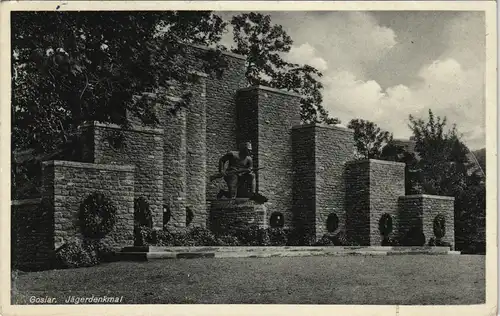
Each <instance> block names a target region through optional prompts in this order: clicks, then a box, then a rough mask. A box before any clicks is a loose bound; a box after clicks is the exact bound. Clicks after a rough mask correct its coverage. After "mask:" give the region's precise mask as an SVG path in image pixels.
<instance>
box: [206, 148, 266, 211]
mask: <svg viewBox="0 0 500 316" xmlns="http://www.w3.org/2000/svg"><path fill="white" fill-rule="evenodd" d="M251 155H252V144H251V143H250V142H245V143H241V144H240V145H239V150H238V151H230V152H228V153H227V154H225V155H224V156H222V157H221V158H220V159H219V174H217V175H214V176H212V177H210V181H213V180H214V179H217V178H224V180H225V181H226V184H227V188H228V190H227V191H225V190H220V192H219V194H217V199H221V198H222V197H226V198H229V199H234V198H237V197H238V198H250V199H252V200H254V201H256V202H257V203H265V202H267V198H265V197H264V196H262V195H260V194H258V193H256V192H255V174H254V171H256V170H257V169H254V167H253V160H252V156H251ZM226 163H227V168H225V166H226ZM259 169H262V168H259Z"/></svg>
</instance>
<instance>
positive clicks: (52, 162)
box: [42, 160, 135, 172]
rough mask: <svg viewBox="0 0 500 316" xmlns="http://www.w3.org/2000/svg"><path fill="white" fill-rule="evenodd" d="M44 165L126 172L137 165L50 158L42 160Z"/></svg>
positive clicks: (132, 170)
mask: <svg viewBox="0 0 500 316" xmlns="http://www.w3.org/2000/svg"><path fill="white" fill-rule="evenodd" d="M42 166H43V167H46V166H62V167H72V168H80V169H96V170H108V171H124V172H134V170H135V166H130V165H112V164H96V163H87V162H78V161H64V160H50V161H44V162H42Z"/></svg>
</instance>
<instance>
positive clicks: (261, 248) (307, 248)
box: [122, 246, 450, 253]
mask: <svg viewBox="0 0 500 316" xmlns="http://www.w3.org/2000/svg"><path fill="white" fill-rule="evenodd" d="M256 251H259V252H276V251H287V252H300V251H309V252H346V251H347V252H351V251H364V252H400V253H410V252H418V253H422V252H425V253H448V252H449V251H450V249H449V248H448V247H385V246H368V247H359V246H237V247H217V246H214V247H210V246H197V247H175V246H165V247H161V246H145V247H137V246H132V247H124V248H123V249H122V252H256Z"/></svg>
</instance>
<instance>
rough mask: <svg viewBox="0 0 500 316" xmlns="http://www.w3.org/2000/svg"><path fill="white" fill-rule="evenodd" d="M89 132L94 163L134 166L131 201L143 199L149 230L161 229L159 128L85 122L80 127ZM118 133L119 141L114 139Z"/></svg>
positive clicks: (161, 151)
mask: <svg viewBox="0 0 500 316" xmlns="http://www.w3.org/2000/svg"><path fill="white" fill-rule="evenodd" d="M81 129H82V130H83V131H84V130H85V129H91V130H92V131H93V141H92V142H91V146H92V147H93V154H92V155H91V156H93V160H92V161H91V162H92V163H95V164H118V165H133V166H135V190H134V194H135V198H139V197H144V198H145V199H146V200H147V201H148V203H149V205H150V210H151V214H152V216H153V227H154V228H157V229H162V228H163V204H164V203H163V200H164V199H163V193H164V192H163V190H164V189H163V152H164V151H163V129H154V128H148V127H138V126H135V127H133V128H132V129H129V130H122V129H121V128H120V127H119V126H117V125H112V124H101V123H96V122H93V123H89V124H87V125H84V126H82V128H81ZM118 132H120V133H122V135H123V139H122V141H119V142H117V141H116V140H115V139H116V137H117V135H119V134H117V133H118Z"/></svg>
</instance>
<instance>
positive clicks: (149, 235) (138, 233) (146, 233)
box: [134, 226, 156, 246]
mask: <svg viewBox="0 0 500 316" xmlns="http://www.w3.org/2000/svg"><path fill="white" fill-rule="evenodd" d="M154 237H155V234H154V231H153V229H152V228H150V227H147V226H139V227H134V245H135V246H147V245H152V244H156V240H155V239H154Z"/></svg>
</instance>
